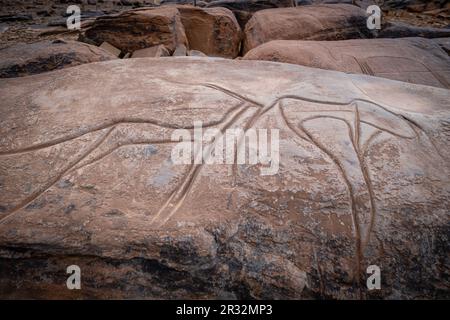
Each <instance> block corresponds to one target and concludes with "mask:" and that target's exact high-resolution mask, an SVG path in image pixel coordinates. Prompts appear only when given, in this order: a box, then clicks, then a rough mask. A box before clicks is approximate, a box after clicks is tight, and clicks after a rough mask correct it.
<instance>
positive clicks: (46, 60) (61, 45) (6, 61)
mask: <svg viewBox="0 0 450 320" xmlns="http://www.w3.org/2000/svg"><path fill="white" fill-rule="evenodd" d="M112 59H117V57H116V56H114V55H112V54H111V53H109V52H108V51H105V50H102V49H101V48H98V47H96V46H91V45H89V44H86V43H82V42H78V41H64V40H53V41H40V42H36V43H33V44H16V45H12V46H10V47H7V48H4V49H0V78H13V77H20V76H26V75H31V74H37V73H42V72H48V71H52V70H56V69H61V68H67V67H73V66H77V65H80V64H84V63H90V62H98V61H106V60H112Z"/></svg>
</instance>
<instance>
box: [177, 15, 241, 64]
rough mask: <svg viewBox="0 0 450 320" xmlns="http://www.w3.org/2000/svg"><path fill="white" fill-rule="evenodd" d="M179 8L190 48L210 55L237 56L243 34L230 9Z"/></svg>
mask: <svg viewBox="0 0 450 320" xmlns="http://www.w3.org/2000/svg"><path fill="white" fill-rule="evenodd" d="M178 10H179V11H180V13H181V21H182V22H183V26H184V28H185V30H186V36H187V38H188V42H189V48H190V49H194V50H199V51H202V52H204V53H205V54H206V55H208V56H214V57H224V58H227V57H228V58H235V57H237V55H238V54H239V49H240V43H241V37H242V34H241V28H240V27H239V24H238V22H237V20H236V18H235V17H234V14H233V13H232V12H231V11H230V10H228V9H226V8H206V9H199V8H195V7H190V6H180V7H179V8H178Z"/></svg>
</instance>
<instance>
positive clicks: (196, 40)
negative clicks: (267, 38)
mask: <svg viewBox="0 0 450 320" xmlns="http://www.w3.org/2000/svg"><path fill="white" fill-rule="evenodd" d="M241 33H242V32H241V29H240V27H239V24H238V23H237V21H236V18H235V17H234V15H233V13H232V12H231V11H230V10H228V9H225V8H210V9H201V8H195V7H192V6H164V7H158V8H155V9H149V8H146V9H136V10H130V11H126V12H123V13H121V14H119V15H111V16H105V17H100V18H98V19H96V21H95V22H94V24H93V26H92V27H91V28H90V29H89V30H87V31H86V33H85V36H86V38H87V39H89V40H91V41H94V42H95V43H97V44H98V43H101V42H103V41H106V42H109V43H111V44H112V45H113V46H115V47H117V48H119V49H121V50H122V51H125V52H133V51H136V50H140V49H145V48H149V47H153V46H156V45H164V46H165V47H166V48H167V49H168V50H169V52H170V53H173V52H174V51H175V49H176V47H178V46H180V45H184V46H186V47H188V48H190V49H194V50H200V51H202V52H205V53H206V54H208V55H211V56H218V57H225V58H235V57H236V56H237V55H238V54H239V46H240V42H241V37H242V34H241Z"/></svg>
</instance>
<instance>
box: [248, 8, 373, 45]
mask: <svg viewBox="0 0 450 320" xmlns="http://www.w3.org/2000/svg"><path fill="white" fill-rule="evenodd" d="M244 33H245V39H244V53H245V52H247V51H249V50H251V49H253V48H255V47H257V46H259V45H260V44H263V43H265V42H269V41H271V40H343V39H353V38H365V37H366V36H367V34H368V29H367V25H366V13H365V11H364V10H362V9H361V8H359V7H357V6H353V5H347V4H329V5H311V6H300V7H296V8H280V9H267V10H261V11H258V12H256V13H255V14H254V15H253V17H252V18H251V19H250V20H249V22H248V23H247V25H246V26H245V32H244Z"/></svg>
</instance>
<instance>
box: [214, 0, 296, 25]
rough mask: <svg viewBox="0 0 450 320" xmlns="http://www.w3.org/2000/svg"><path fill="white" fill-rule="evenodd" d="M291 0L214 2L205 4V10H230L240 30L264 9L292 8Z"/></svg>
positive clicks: (226, 0)
mask: <svg viewBox="0 0 450 320" xmlns="http://www.w3.org/2000/svg"><path fill="white" fill-rule="evenodd" d="M292 6H293V0H216V1H211V2H208V3H207V4H206V7H207V8H215V7H222V8H227V9H230V10H231V11H232V12H233V14H234V15H235V16H236V19H237V21H238V22H239V25H240V26H241V28H242V29H244V28H245V25H246V24H247V22H248V20H250V18H251V17H252V15H253V13H255V12H256V11H259V10H264V9H273V8H286V7H292Z"/></svg>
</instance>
